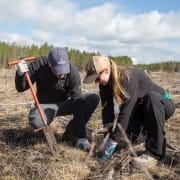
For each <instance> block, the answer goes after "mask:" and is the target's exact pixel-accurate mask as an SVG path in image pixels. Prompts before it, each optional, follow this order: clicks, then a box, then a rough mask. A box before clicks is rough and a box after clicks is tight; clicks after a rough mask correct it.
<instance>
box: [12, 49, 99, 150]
mask: <svg viewBox="0 0 180 180" xmlns="http://www.w3.org/2000/svg"><path fill="white" fill-rule="evenodd" d="M27 71H28V73H29V75H30V79H31V81H32V83H36V89H37V98H38V100H39V102H40V104H41V107H42V109H43V111H44V113H45V117H46V120H47V124H48V125H49V124H50V123H51V122H52V121H53V118H54V117H55V116H64V115H70V114H73V119H72V120H71V121H70V122H69V124H68V125H67V127H66V131H65V132H64V134H63V137H62V139H63V140H66V137H67V136H68V133H71V134H73V135H75V136H77V138H78V140H77V146H78V147H79V148H81V149H83V150H85V151H88V150H89V146H90V144H89V141H88V140H87V137H86V128H85V125H86V123H87V122H88V120H89V118H90V116H91V115H92V113H93V112H94V110H95V108H96V107H97V105H98V103H99V96H98V95H96V94H94V93H86V94H82V90H81V79H80V75H79V71H78V69H77V68H76V67H75V66H74V65H73V64H71V63H70V62H69V59H68V55H67V53H66V51H65V49H63V48H61V47H54V48H52V49H51V50H50V52H49V55H48V57H46V56H41V57H37V58H35V60H34V61H32V62H31V63H29V65H28V64H27V63H26V62H25V61H24V60H21V61H20V62H19V63H18V66H17V71H16V77H15V84H16V89H17V91H19V92H23V91H25V90H27V89H29V85H28V83H27V81H26V79H25V75H24V73H25V72H27ZM29 124H30V126H31V127H32V128H34V129H38V128H41V127H43V123H42V120H41V118H40V115H39V112H38V109H37V108H36V106H35V107H33V108H32V109H31V110H30V113H29Z"/></svg>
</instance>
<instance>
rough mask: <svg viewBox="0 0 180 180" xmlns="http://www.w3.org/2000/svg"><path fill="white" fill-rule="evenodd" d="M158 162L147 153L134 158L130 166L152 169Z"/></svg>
mask: <svg viewBox="0 0 180 180" xmlns="http://www.w3.org/2000/svg"><path fill="white" fill-rule="evenodd" d="M157 163H158V160H157V159H156V158H154V157H153V156H152V155H150V154H148V153H144V154H141V155H140V156H138V157H134V158H133V160H132V164H133V165H134V166H143V167H153V166H156V165H157Z"/></svg>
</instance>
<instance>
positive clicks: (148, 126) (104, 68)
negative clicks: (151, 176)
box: [83, 56, 175, 166]
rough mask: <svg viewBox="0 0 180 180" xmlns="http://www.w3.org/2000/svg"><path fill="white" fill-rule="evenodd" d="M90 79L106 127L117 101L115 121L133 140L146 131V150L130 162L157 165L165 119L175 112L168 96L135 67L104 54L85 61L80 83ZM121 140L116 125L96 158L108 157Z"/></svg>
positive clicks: (159, 157)
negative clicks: (93, 85) (118, 64)
mask: <svg viewBox="0 0 180 180" xmlns="http://www.w3.org/2000/svg"><path fill="white" fill-rule="evenodd" d="M93 82H95V83H98V84H99V94H100V98H101V103H102V106H103V108H102V121H103V125H104V126H105V127H106V125H107V124H109V123H111V124H112V123H113V122H114V119H115V112H114V104H117V105H118V107H119V113H118V123H120V124H121V125H122V127H123V129H124V131H125V132H126V133H127V135H128V137H129V138H130V139H131V140H132V142H135V141H136V140H137V138H138V136H139V134H140V133H141V131H142V129H143V132H146V133H145V147H146V151H145V152H143V154H141V155H140V156H138V157H134V158H133V161H132V162H133V163H134V164H136V165H139V164H141V165H144V166H151V165H155V164H157V162H158V160H160V159H161V158H163V157H164V156H165V150H166V148H165V147H166V138H165V133H164V124H165V121H166V120H167V119H168V118H169V117H170V116H172V114H173V113H174V111H175V106H174V103H173V101H172V100H171V98H170V95H169V94H168V93H167V92H166V91H165V90H164V89H163V88H162V87H160V86H158V85H157V84H155V83H154V82H152V80H151V79H150V78H149V77H148V76H147V75H146V74H145V73H144V72H142V71H140V70H139V69H138V68H136V67H132V68H126V67H118V66H117V65H116V63H115V62H114V61H113V60H112V59H110V58H108V57H106V56H92V58H91V59H90V60H89V61H88V63H87V65H86V76H85V78H84V80H83V83H86V84H89V83H93ZM122 139H123V138H122V134H121V132H120V131H119V129H118V128H117V127H116V128H115V130H114V131H112V129H110V138H109V139H108V140H107V142H106V144H105V146H104V148H103V150H102V152H101V153H100V154H99V157H98V159H99V160H100V161H104V160H106V159H107V158H109V157H110V156H111V155H112V154H113V153H114V152H115V150H116V148H117V145H118V143H119V142H121V141H122Z"/></svg>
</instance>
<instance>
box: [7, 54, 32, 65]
mask: <svg viewBox="0 0 180 180" xmlns="http://www.w3.org/2000/svg"><path fill="white" fill-rule="evenodd" d="M34 59H35V57H34V56H30V57H26V58H23V60H25V61H32V60H34ZM19 61H20V60H13V61H10V62H8V66H11V65H15V64H18V63H19Z"/></svg>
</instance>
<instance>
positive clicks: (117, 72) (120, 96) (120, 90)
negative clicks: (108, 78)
mask: <svg viewBox="0 0 180 180" xmlns="http://www.w3.org/2000/svg"><path fill="white" fill-rule="evenodd" d="M109 60H110V63H111V73H112V83H113V96H114V99H115V100H116V103H117V104H118V105H120V104H122V103H123V102H124V100H125V99H127V98H129V94H128V92H127V91H126V89H125V88H124V87H123V86H122V83H121V80H120V79H121V76H126V78H127V80H128V79H129V77H128V74H127V72H126V71H125V69H122V68H119V69H118V67H117V65H116V63H115V62H114V61H113V60H112V59H110V58H109Z"/></svg>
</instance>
